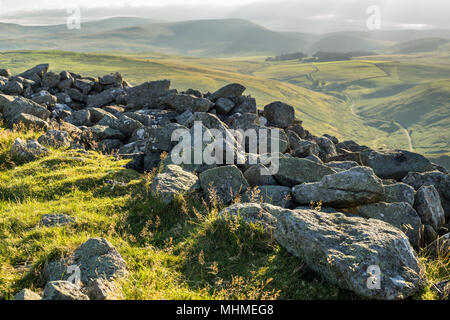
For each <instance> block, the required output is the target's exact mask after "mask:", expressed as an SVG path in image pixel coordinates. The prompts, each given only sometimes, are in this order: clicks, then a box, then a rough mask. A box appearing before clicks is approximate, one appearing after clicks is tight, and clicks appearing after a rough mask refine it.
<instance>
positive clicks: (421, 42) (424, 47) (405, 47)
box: [386, 38, 450, 54]
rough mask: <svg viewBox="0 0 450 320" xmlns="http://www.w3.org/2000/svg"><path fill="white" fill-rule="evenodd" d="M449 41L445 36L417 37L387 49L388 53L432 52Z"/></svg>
mask: <svg viewBox="0 0 450 320" xmlns="http://www.w3.org/2000/svg"><path fill="white" fill-rule="evenodd" d="M448 43H450V40H449V39H445V38H425V39H417V40H411V41H407V42H402V43H399V44H396V45H394V46H392V47H390V48H388V49H387V50H386V53H392V54H411V53H421V52H432V51H437V50H439V49H440V48H442V47H443V46H444V45H446V44H448Z"/></svg>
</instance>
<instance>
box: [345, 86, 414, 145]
mask: <svg viewBox="0 0 450 320" xmlns="http://www.w3.org/2000/svg"><path fill="white" fill-rule="evenodd" d="M345 95H346V97H347V100H348V101H349V103H350V113H351V114H352V115H353V116H355V117H357V118H359V119H361V120H363V121H364V120H376V121H383V122H388V121H385V120H379V119H370V118H363V117H361V116H360V115H359V114H357V113H356V112H355V106H356V103H355V102H354V100H353V98H352V97H350V96H349V95H348V94H345ZM394 123H395V125H396V126H397V127H398V128H399V129H400V130H401V131H403V132H404V133H405V135H406V138H407V140H408V146H409V151H410V152H414V147H413V144H412V139H411V135H410V134H409V132H408V130H406V128H404V127H403V126H402V125H401V124H400V123H398V122H394Z"/></svg>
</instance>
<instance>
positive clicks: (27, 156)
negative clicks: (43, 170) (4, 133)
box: [10, 138, 49, 163]
mask: <svg viewBox="0 0 450 320" xmlns="http://www.w3.org/2000/svg"><path fill="white" fill-rule="evenodd" d="M10 152H11V157H12V159H13V160H16V161H18V162H22V163H25V162H30V161H34V160H35V159H37V158H40V157H44V156H46V155H48V154H49V151H48V149H47V148H44V147H43V146H41V145H40V143H39V142H37V141H36V140H28V141H23V140H22V139H20V138H17V139H16V140H15V141H14V143H13V145H12V147H11V151H10Z"/></svg>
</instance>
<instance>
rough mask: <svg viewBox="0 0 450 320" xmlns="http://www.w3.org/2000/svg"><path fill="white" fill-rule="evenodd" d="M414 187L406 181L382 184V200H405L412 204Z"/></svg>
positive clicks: (390, 201)
mask: <svg viewBox="0 0 450 320" xmlns="http://www.w3.org/2000/svg"><path fill="white" fill-rule="evenodd" d="M415 193H416V192H415V191H414V188H413V187H411V186H408V185H407V184H406V183H394V184H389V185H385V186H384V197H383V199H382V200H383V201H384V202H389V203H392V202H406V203H409V204H410V205H411V206H413V205H414V196H415Z"/></svg>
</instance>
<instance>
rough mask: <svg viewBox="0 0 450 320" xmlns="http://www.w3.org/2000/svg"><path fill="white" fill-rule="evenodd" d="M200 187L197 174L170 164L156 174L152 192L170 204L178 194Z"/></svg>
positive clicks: (151, 188)
mask: <svg viewBox="0 0 450 320" xmlns="http://www.w3.org/2000/svg"><path fill="white" fill-rule="evenodd" d="M199 188H200V186H199V183H198V178H197V176H196V175H195V174H192V173H190V172H187V171H184V170H183V169H182V168H181V167H180V166H177V165H168V166H166V167H165V168H164V170H163V171H162V172H161V173H158V174H157V175H156V176H155V178H154V179H153V182H152V184H151V187H150V192H151V193H152V195H153V196H155V197H158V199H160V201H161V202H163V203H166V204H169V203H170V202H172V201H173V199H174V196H176V195H177V194H185V193H190V192H193V191H195V190H197V189H199Z"/></svg>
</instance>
